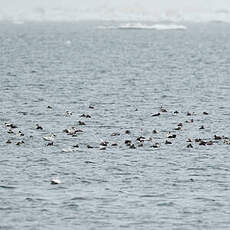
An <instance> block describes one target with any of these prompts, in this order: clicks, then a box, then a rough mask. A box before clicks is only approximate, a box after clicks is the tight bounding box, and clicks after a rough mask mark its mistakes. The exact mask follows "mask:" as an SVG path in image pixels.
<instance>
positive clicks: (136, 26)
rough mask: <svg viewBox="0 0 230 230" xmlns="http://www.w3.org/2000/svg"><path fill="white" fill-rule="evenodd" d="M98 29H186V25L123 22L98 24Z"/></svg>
mask: <svg viewBox="0 0 230 230" xmlns="http://www.w3.org/2000/svg"><path fill="white" fill-rule="evenodd" d="M98 28H99V29H123V30H186V29H187V27H186V26H184V25H179V24H153V25H149V24H143V23H140V22H138V23H125V24H121V25H119V26H107V27H106V26H100V27H98Z"/></svg>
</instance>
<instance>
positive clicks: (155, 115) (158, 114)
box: [152, 113, 161, 117]
mask: <svg viewBox="0 0 230 230" xmlns="http://www.w3.org/2000/svg"><path fill="white" fill-rule="evenodd" d="M160 115H161V114H160V113H155V114H152V117H158V116H160Z"/></svg>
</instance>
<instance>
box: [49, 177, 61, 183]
mask: <svg viewBox="0 0 230 230" xmlns="http://www.w3.org/2000/svg"><path fill="white" fill-rule="evenodd" d="M50 183H51V184H61V180H60V179H59V178H53V179H51V181H50Z"/></svg>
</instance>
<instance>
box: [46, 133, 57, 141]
mask: <svg viewBox="0 0 230 230" xmlns="http://www.w3.org/2000/svg"><path fill="white" fill-rule="evenodd" d="M55 137H56V135H55V134H53V133H52V134H51V135H50V136H46V137H43V140H45V141H52V142H53V141H54V139H55Z"/></svg>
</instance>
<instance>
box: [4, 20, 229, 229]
mask: <svg viewBox="0 0 230 230" xmlns="http://www.w3.org/2000/svg"><path fill="white" fill-rule="evenodd" d="M108 24H109V25H111V24H113V23H109V22H107V23H105V22H79V23H25V24H10V23H1V24H0V106H1V107H0V138H1V141H0V229H194V230H197V229H229V228H230V145H229V142H228V139H227V138H226V137H230V131H229V130H230V122H229V118H230V39H229V37H230V24H221V23H208V24H188V25H186V26H187V30H154V29H152V30H150V29H148V30H147V29H146V30H145V29H140V30H137V29H134V30H132V29H129V30H125V29H124V30H120V29H116V28H114V27H109V26H108ZM115 24H116V23H115ZM102 25H103V26H104V27H103V28H102V27H101V26H102ZM107 26H108V27H107ZM47 106H50V107H51V108H48V107H47ZM161 106H162V107H163V108H165V109H166V110H167V112H161V109H160V108H161ZM89 107H91V108H89ZM66 111H71V112H72V115H70V114H69V115H68V114H66ZM175 111H178V112H179V113H175ZM158 112H160V116H152V115H153V114H156V113H158ZM187 112H190V113H191V116H187ZM203 112H207V113H208V114H207V115H205V114H203ZM82 114H89V115H90V116H91V118H84V117H80V116H81V115H82ZM191 119H193V122H192V123H191V122H190V121H191ZM78 121H82V122H85V125H79V124H78ZM186 121H187V123H186ZM5 123H13V124H15V125H16V126H17V128H14V129H12V131H13V133H8V131H9V130H10V128H9V127H7V126H6V125H5ZM178 123H183V127H182V129H181V130H175V128H176V127H177V126H178ZM36 124H39V125H40V126H41V127H43V129H42V130H40V129H36ZM202 125H203V126H204V129H200V127H201V126H202ZM72 126H74V127H76V129H81V130H82V131H83V132H82V133H77V135H73V136H72V135H67V134H66V133H65V132H63V130H64V129H71V127H72ZM154 129H156V130H157V131H158V133H153V130H154ZM126 130H129V131H130V134H126V133H125V131H126ZM19 131H21V132H22V133H23V134H24V136H21V135H20V134H19V133H18V132H19ZM114 132H115V133H119V134H120V135H118V134H117V135H116V136H113V135H112V136H111V134H112V133H114ZM168 132H171V133H173V134H176V138H172V139H167V134H168ZM52 133H53V134H55V135H56V137H55V138H54V141H53V143H54V144H53V146H52V145H51V146H47V144H48V143H50V142H48V141H45V140H44V139H43V137H44V136H49V135H50V134H52ZM214 135H217V136H221V138H222V139H221V140H214ZM140 136H144V137H145V138H146V139H145V141H144V142H142V144H143V146H142V147H141V146H140V144H141V143H139V142H138V141H137V140H136V139H137V138H138V137H140ZM223 136H224V137H225V138H226V139H224V138H223ZM150 137H151V139H149V138H150ZM188 138H190V139H191V140H192V142H191V144H192V146H193V148H187V145H188V144H189V143H188V142H186V141H187V139H188ZM196 138H201V139H202V140H204V141H205V142H207V141H213V145H205V146H203V145H199V143H198V142H195V139H196ZM8 140H10V141H11V143H9V144H7V143H6V142H7V141H8ZM22 140H23V141H24V143H23V142H21V141H22ZM125 140H131V141H132V143H133V144H134V146H135V149H132V148H130V147H129V146H127V145H126V144H125ZM166 140H169V141H171V142H172V144H169V145H167V144H165V141H166ZM102 141H108V142H109V144H108V146H107V147H106V149H105V150H101V149H100V143H101V142H102ZM18 142H19V143H21V144H19V145H16V144H17V143H18ZM156 142H157V143H159V145H160V146H159V148H153V147H151V146H152V145H154V144H155V143H156ZM113 143H117V146H112V145H111V144H113ZM77 144H78V145H79V147H78V148H76V147H73V145H77ZM87 145H90V146H92V147H93V148H88V147H87ZM56 177H58V178H59V179H60V181H61V183H60V184H57V185H53V184H51V183H50V181H51V179H52V178H56Z"/></svg>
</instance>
